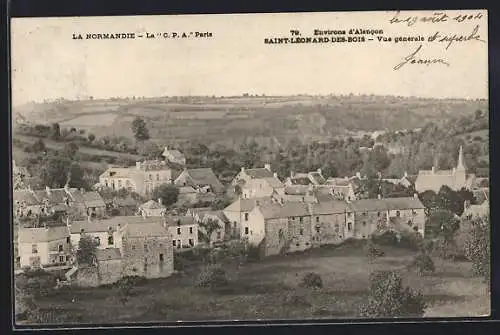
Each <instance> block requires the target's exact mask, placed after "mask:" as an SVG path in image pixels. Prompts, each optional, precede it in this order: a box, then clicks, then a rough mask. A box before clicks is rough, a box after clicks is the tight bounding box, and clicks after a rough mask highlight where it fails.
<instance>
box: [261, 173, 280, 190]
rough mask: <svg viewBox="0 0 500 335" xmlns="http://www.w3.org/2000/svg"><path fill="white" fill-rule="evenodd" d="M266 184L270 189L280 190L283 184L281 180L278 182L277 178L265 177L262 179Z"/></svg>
mask: <svg viewBox="0 0 500 335" xmlns="http://www.w3.org/2000/svg"><path fill="white" fill-rule="evenodd" d="M263 179H264V180H265V181H266V182H267V183H268V184H269V186H271V187H272V188H281V187H284V185H283V183H282V182H281V180H279V179H278V178H276V177H274V176H273V177H267V178H263Z"/></svg>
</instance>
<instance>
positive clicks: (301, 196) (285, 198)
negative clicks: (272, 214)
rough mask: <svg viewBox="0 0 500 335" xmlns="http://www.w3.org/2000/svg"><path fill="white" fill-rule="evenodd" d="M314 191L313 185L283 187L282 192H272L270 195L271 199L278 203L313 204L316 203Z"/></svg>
mask: <svg viewBox="0 0 500 335" xmlns="http://www.w3.org/2000/svg"><path fill="white" fill-rule="evenodd" d="M316 193H317V192H316V190H315V188H314V187H313V185H293V186H285V189H284V191H283V192H281V193H280V192H277V191H274V192H273V194H272V195H271V196H272V198H273V199H275V200H276V201H278V202H281V203H285V202H306V203H315V202H318V197H317V195H316Z"/></svg>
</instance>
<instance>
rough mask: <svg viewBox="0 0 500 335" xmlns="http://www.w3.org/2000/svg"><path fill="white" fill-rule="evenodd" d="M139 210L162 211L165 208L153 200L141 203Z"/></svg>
mask: <svg viewBox="0 0 500 335" xmlns="http://www.w3.org/2000/svg"><path fill="white" fill-rule="evenodd" d="M139 208H141V209H164V208H165V206H163V205H160V204H159V203H157V202H156V201H154V200H149V201H147V202H145V203H143V204H142V205H140V206H139Z"/></svg>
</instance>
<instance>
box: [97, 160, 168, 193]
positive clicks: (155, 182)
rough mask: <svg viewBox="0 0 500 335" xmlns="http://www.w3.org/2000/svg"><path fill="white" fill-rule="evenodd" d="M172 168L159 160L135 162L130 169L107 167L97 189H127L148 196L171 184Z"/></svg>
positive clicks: (100, 177)
mask: <svg viewBox="0 0 500 335" xmlns="http://www.w3.org/2000/svg"><path fill="white" fill-rule="evenodd" d="M172 175H173V170H172V168H171V167H170V166H169V165H167V163H166V162H164V161H160V160H145V161H142V162H136V165H135V166H131V167H114V166H109V167H108V169H107V170H106V171H104V172H103V173H102V174H101V175H100V176H99V183H98V185H96V187H97V188H99V187H107V188H111V189H112V190H120V189H127V190H129V191H131V192H136V193H139V194H141V195H149V194H151V193H152V192H153V190H154V189H155V188H156V187H158V186H160V185H163V184H172V179H173V178H172Z"/></svg>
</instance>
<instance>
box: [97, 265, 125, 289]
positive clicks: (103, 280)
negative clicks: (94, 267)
mask: <svg viewBox="0 0 500 335" xmlns="http://www.w3.org/2000/svg"><path fill="white" fill-rule="evenodd" d="M98 272H99V285H105V284H112V283H114V282H116V281H118V280H119V279H120V278H121V277H122V261H121V259H111V260H105V261H99V264H98Z"/></svg>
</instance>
